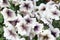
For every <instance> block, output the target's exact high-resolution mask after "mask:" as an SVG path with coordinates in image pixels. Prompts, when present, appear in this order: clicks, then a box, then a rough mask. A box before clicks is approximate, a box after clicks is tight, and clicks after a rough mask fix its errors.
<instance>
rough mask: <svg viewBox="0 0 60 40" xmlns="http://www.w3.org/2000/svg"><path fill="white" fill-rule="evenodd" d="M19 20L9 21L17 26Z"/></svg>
mask: <svg viewBox="0 0 60 40" xmlns="http://www.w3.org/2000/svg"><path fill="white" fill-rule="evenodd" d="M18 22H19V21H18V20H14V21H9V23H11V24H12V25H13V26H16V24H17V23H18Z"/></svg>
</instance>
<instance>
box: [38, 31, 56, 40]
mask: <svg viewBox="0 0 60 40" xmlns="http://www.w3.org/2000/svg"><path fill="white" fill-rule="evenodd" d="M39 37H40V38H39V40H56V39H55V37H54V36H53V35H51V32H50V30H43V31H42V32H41V33H40V35H39Z"/></svg>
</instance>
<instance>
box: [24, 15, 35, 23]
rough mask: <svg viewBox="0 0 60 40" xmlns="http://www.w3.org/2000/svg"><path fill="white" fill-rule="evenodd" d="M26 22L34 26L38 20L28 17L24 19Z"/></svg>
mask: <svg viewBox="0 0 60 40" xmlns="http://www.w3.org/2000/svg"><path fill="white" fill-rule="evenodd" d="M24 20H25V21H26V23H27V24H32V23H34V22H36V18H31V17H30V16H29V15H26V16H25V17H24Z"/></svg>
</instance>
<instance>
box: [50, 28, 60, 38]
mask: <svg viewBox="0 0 60 40" xmlns="http://www.w3.org/2000/svg"><path fill="white" fill-rule="evenodd" d="M59 31H60V30H59V29H58V28H54V29H52V30H51V34H52V35H53V36H54V37H59V35H60V34H59Z"/></svg>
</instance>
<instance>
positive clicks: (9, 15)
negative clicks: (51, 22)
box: [1, 8, 16, 20]
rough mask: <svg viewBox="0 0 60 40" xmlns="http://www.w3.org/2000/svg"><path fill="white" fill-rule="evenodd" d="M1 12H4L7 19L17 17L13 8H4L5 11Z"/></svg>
mask: <svg viewBox="0 0 60 40" xmlns="http://www.w3.org/2000/svg"><path fill="white" fill-rule="evenodd" d="M1 13H2V15H3V17H4V19H5V20H7V19H14V18H16V14H15V12H14V11H13V10H11V9H8V8H4V9H3V11H1Z"/></svg>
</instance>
